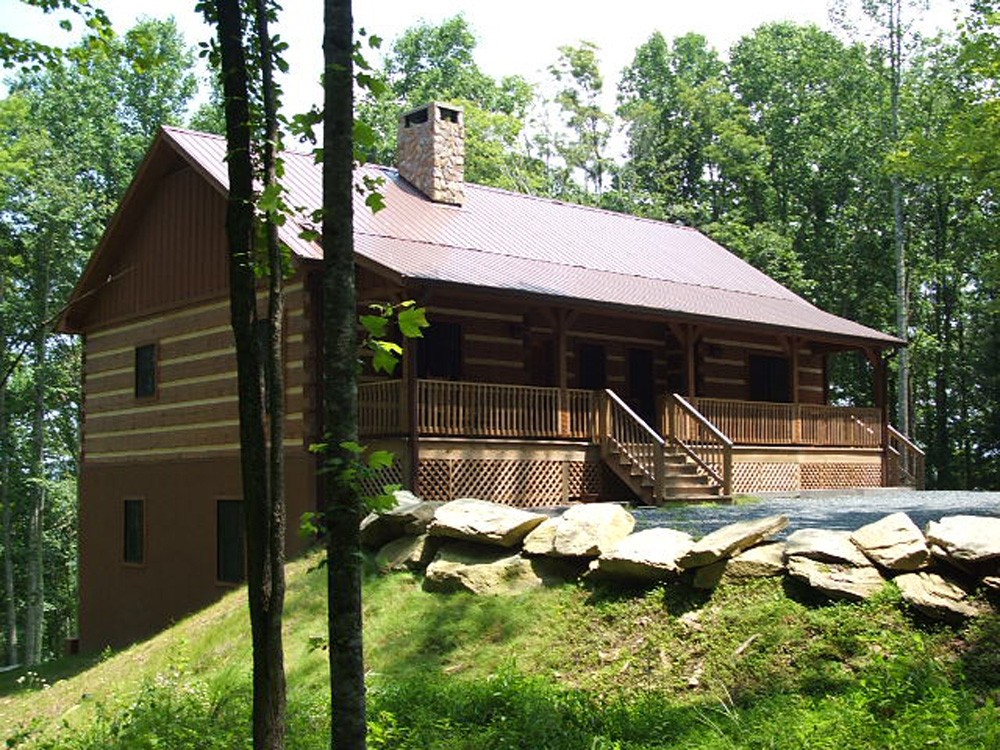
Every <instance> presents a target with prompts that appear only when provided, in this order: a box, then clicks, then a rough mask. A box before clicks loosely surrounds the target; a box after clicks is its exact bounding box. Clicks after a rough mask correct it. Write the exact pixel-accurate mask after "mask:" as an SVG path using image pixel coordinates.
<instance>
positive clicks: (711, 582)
mask: <svg viewBox="0 0 1000 750" xmlns="http://www.w3.org/2000/svg"><path fill="white" fill-rule="evenodd" d="M784 572H785V544H784V542H771V543H770V544H762V545H760V546H759V547H751V548H750V549H748V550H746V551H745V552H741V553H740V554H738V555H736V556H735V557H730V558H726V559H723V560H719V561H718V562H714V563H712V564H711V565H706V566H704V567H702V568H697V569H696V570H695V572H694V581H693V583H692V585H693V586H694V587H695V588H696V589H714V588H715V587H716V586H718V585H719V583H720V582H721V581H722V580H723V579H747V578H769V577H770V576H777V575H781V574H782V573H784Z"/></svg>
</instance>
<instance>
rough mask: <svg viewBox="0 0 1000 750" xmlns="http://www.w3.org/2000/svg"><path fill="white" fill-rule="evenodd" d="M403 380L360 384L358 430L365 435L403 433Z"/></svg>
mask: <svg viewBox="0 0 1000 750" xmlns="http://www.w3.org/2000/svg"><path fill="white" fill-rule="evenodd" d="M402 404H403V381H402V380H379V381H374V382H371V383H361V384H360V385H358V432H359V433H360V434H361V435H362V436H363V437H385V436H389V435H401V434H403V429H404V428H403V418H402Z"/></svg>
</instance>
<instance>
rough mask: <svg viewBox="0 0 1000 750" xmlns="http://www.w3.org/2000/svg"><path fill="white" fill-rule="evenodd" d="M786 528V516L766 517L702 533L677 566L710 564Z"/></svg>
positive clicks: (686, 566) (687, 567) (697, 566)
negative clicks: (703, 534)
mask: <svg viewBox="0 0 1000 750" xmlns="http://www.w3.org/2000/svg"><path fill="white" fill-rule="evenodd" d="M787 527H788V516H768V517H767V518H759V519H756V520H752V521H739V522H737V523H731V524H729V525H728V526H723V527H722V528H721V529H716V530H715V531H713V532H712V533H710V534H706V535H705V536H703V537H702V538H701V539H699V540H698V541H697V542H695V545H694V546H693V547H692V548H691V550H690V551H689V552H688V553H687V554H686V555H684V556H683V557H682V558H681V559H680V560H679V561H678V564H679V565H680V566H681V567H682V568H685V569H689V568H700V567H702V566H704V565H711V564H712V563H714V562H717V561H719V560H722V559H723V558H726V557H732V556H733V555H735V554H738V553H740V552H742V551H743V550H745V549H748V548H750V547H753V546H754V545H757V544H760V543H761V542H762V541H764V540H765V539H770V538H771V537H772V536H774V535H775V534H777V533H778V532H779V531H782V530H784V529H786V528H787Z"/></svg>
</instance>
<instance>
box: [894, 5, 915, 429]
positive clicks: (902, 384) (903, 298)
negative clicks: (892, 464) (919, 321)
mask: <svg viewBox="0 0 1000 750" xmlns="http://www.w3.org/2000/svg"><path fill="white" fill-rule="evenodd" d="M889 66H890V68H891V74H892V82H891V96H892V100H891V109H892V144H893V147H894V148H895V146H896V145H897V144H898V143H899V92H900V87H901V83H902V81H901V76H902V67H903V26H902V0H891V2H890V3H889ZM892 219H893V227H894V231H893V245H894V248H895V260H896V332H897V335H898V336H899V337H900V338H901V339H904V340H906V339H907V338H908V336H909V328H910V321H909V298H908V297H909V295H908V294H907V283H906V237H905V234H904V226H903V188H902V185H901V181H900V177H899V175H898V174H897V173H895V172H894V173H893V175H892ZM898 374H899V382H898V385H897V390H896V399H897V406H896V412H897V418H898V420H899V431H900V432H902V433H903V434H904V435H909V434H910V355H909V352H908V351H907V349H906V347H903V348H901V349H900V350H899V373H898Z"/></svg>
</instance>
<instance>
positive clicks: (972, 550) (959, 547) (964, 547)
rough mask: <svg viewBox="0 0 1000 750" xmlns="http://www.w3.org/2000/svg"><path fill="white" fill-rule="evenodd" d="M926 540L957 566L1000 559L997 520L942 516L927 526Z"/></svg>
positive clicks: (999, 529) (992, 518)
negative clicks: (957, 564) (956, 563)
mask: <svg viewBox="0 0 1000 750" xmlns="http://www.w3.org/2000/svg"><path fill="white" fill-rule="evenodd" d="M925 535H926V537H927V541H928V542H929V543H930V544H931V545H933V546H934V547H937V548H939V549H941V550H943V551H944V554H945V555H946V556H947V557H948V558H950V559H952V560H955V561H956V562H958V563H967V564H968V563H971V564H973V565H976V564H980V563H985V562H988V561H991V560H998V559H1000V518H995V517H993V516H945V517H944V518H942V519H941V520H940V521H931V522H930V523H929V524H927V530H926V534H925Z"/></svg>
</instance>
